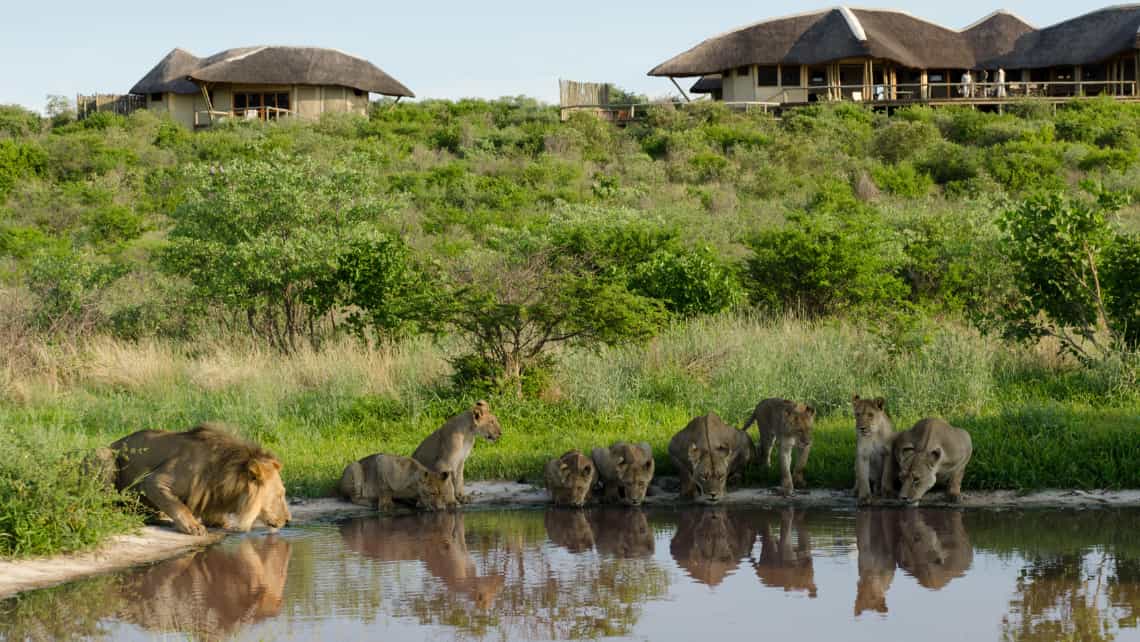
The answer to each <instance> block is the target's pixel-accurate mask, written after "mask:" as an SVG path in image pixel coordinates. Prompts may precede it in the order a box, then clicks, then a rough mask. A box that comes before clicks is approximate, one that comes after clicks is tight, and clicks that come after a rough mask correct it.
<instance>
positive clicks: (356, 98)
mask: <svg viewBox="0 0 1140 642" xmlns="http://www.w3.org/2000/svg"><path fill="white" fill-rule="evenodd" d="M131 93H132V94H139V95H143V96H146V106H147V108H148V109H153V110H159V111H166V112H168V113H170V115H171V116H172V117H173V118H174V119H175V120H177V121H179V122H181V123H184V124H186V125H187V126H192V127H202V126H207V125H210V124H212V123H214V122H217V120H219V119H222V118H230V117H236V118H252V119H261V120H266V119H275V118H278V117H284V116H303V117H317V116H319V115H320V114H322V113H324V112H330V111H332V112H355V113H361V114H363V113H366V112H367V110H368V95H369V93H375V94H382V95H385V96H396V97H397V98H399V97H405V96H406V97H409V98H410V97H414V96H415V94H413V93H412V91H411V90H410V89H408V88H407V87H405V86H404V85H403V84H401V83H400V82H399V81H398V80H396V79H395V78H393V77H391V76H389V75H388V74H386V73H384V71H383V70H381V69H380V68H379V67H377V66H376V65H373V64H372V63H370V62H368V61H367V60H365V59H363V58H357V57H356V56H352V55H349V54H346V53H344V52H341V51H337V50H335V49H322V48H319V47H269V46H263V47H240V48H237V49H227V50H225V51H223V52H221V53H216V54H214V55H212V56H207V57H205V58H199V57H197V56H195V55H194V54H192V53H190V52H188V51H186V50H184V49H174V50H173V51H171V52H170V53H168V54H166V57H164V58H163V59H162V60H160V61H159V62H158V64H157V65H155V66H154V68H153V69H151V70H150V71H149V72H147V74H146V75H145V76H143V77H142V80H139V81H138V82H137V83H135V86H134V87H132V88H131Z"/></svg>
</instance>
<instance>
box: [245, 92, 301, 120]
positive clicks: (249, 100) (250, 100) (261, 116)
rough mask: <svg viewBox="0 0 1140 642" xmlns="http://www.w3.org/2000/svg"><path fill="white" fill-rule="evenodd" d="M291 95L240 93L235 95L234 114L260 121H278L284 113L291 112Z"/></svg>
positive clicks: (283, 93)
mask: <svg viewBox="0 0 1140 642" xmlns="http://www.w3.org/2000/svg"><path fill="white" fill-rule="evenodd" d="M289 109H290V108H289V94H288V93H287V92H281V93H256V94H255V93H240V94H234V113H235V114H237V115H238V116H245V117H247V118H257V119H258V120H276V119H277V117H278V116H280V115H281V113H282V111H281V110H284V111H289Z"/></svg>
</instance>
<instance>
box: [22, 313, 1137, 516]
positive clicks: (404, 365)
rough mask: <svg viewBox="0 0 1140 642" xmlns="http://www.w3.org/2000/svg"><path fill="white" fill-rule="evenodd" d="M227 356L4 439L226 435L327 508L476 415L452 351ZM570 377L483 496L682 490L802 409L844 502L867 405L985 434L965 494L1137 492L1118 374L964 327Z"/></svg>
mask: <svg viewBox="0 0 1140 642" xmlns="http://www.w3.org/2000/svg"><path fill="white" fill-rule="evenodd" d="M221 345H222V344H218V345H216V346H214V347H212V348H209V349H206V348H201V347H199V348H196V349H193V350H188V351H186V352H179V351H177V350H173V349H171V350H169V351H166V349H165V348H162V347H161V345H160V344H115V345H113V346H111V347H108V345H107V344H105V343H104V344H97V346H96V347H95V348H91V349H89V351H88V352H87V353H83V352H82V351H81V356H80V357H79V358H78V360H77V362H76V363H77V364H78V365H73V366H72V367H73V368H75V371H73V375H72V379H71V380H70V381H69V382H67V383H66V384H60V385H62V388H61V389H56V390H51V391H45V390H40V389H38V388H37V386H38V385H43V384H37V383H36V382H35V381H32V380H30V381H28V382H25V383H24V385H23V388H24V390H25V393H24V394H25V399H24V400H23V401H21V402H18V403H17V402H12V401H9V402H6V403H3V404H0V425H4V426H7V427H8V428H9V430H12V431H14V432H15V433H16V434H17V435H22V436H26V437H30V436H33V435H43V434H47V435H51V436H52V437H51V439H50V440H48V439H38V441H40V442H46V441H50V442H51V443H52V444H53V446H51V447H47V446H45V448H49V450H50V449H51V448H55V449H56V452H63V451H64V450H81V449H84V448H92V447H95V446H98V445H104V444H106V443H109V442H110V441H112V440H114V439H117V438H118V437H121V436H122V435H124V434H127V433H129V432H132V431H135V430H140V429H143V428H168V429H179V428H186V427H189V426H191V425H193V424H195V423H196V422H199V421H205V420H223V421H227V422H229V423H231V424H233V425H234V426H235V427H236V428H237V429H238V430H239V431H240V432H241V433H242V434H244V435H245V436H247V437H249V438H251V439H255V440H257V441H259V442H261V443H262V444H264V445H266V446H267V447H269V448H270V449H272V450H273V451H274V452H275V453H276V454H277V455H278V456H279V457H280V458H281V460H282V461H283V462H284V473H283V474H284V477H285V480H286V484H287V486H288V489H289V492H290V493H291V494H296V495H307V496H314V495H324V494H327V493H329V492H330V491H331V489H332V487H333V484H334V483H335V481H336V480H337V479H339V476H340V473H341V471H342V469H343V467H344V466H345V464H346V463H348V462H350V461H352V460H354V459H356V458H359V457H362V456H364V455H366V454H369V453H374V452H388V453H396V454H404V455H409V454H411V452H412V451H413V450H414V449H415V447H416V445H417V444H418V443H419V442H420V440H422V439H423V438H424V437H425V436H426V435H428V434H429V433H430V432H431V431H433V430H435V429H436V428H437V427H438V426H439V425H440V424H441V423H442V422H443V421H444V420H445V419H446V418H447V417H448V416H450V415H451V414H454V413H456V412H459V411H461V410H463V409H465V408H466V407H467V406H468V405H469V404H470V403H471V402H472V401H473V400H474V398H473V397H471V396H461V395H456V394H454V393H453V392H452V391H451V390H450V388H449V387H448V381H447V377H446V375H447V367H446V365H445V357H446V356H447V354H448V352H449V349H448V348H447V347H446V346H443V347H441V346H437V345H433V344H431V343H427V342H422V341H417V342H412V343H409V344H407V345H405V346H402V347H399V348H395V349H388V351H387V352H384V351H377V350H376V349H365V348H362V347H359V346H357V345H356V344H353V343H344V344H340V345H337V346H333V347H331V348H329V349H327V350H326V351H325V352H322V353H315V354H314V353H305V354H302V355H298V356H295V357H291V358H285V357H276V356H273V355H269V354H265V353H262V352H259V351H256V350H254V349H253V348H249V347H242V346H241V345H240V344H239V345H238V346H237V347H232V346H231V347H228V348H227V347H220V346H221ZM112 348H113V349H112ZM160 348H161V349H160ZM246 350H251V351H252V352H245V351H246ZM243 355H244V357H243ZM156 359H161V360H162V363H161V365H160V364H158V363H153V361H154V360H156ZM561 363H562V365H561V367H560V368H559V369H558V370H557V371H556V372H555V373H554V375H553V381H552V383H551V386H550V388H549V389H548V390H547V391H546V392H545V393H544V395H543V397H542V398H538V399H514V398H511V397H500V398H492V399H491V400H490V401H491V406H492V409H493V411H494V412H495V413H496V414H497V415H498V416H499V418H500V421H501V423H502V426H503V438H502V440H500V441H499V442H498V443H495V444H490V443H486V442H481V443H479V444H478V445H477V446H476V448H475V451H474V453H473V455H472V457H471V459H470V460H469V461H468V465H467V472H468V478H470V479H520V478H521V479H527V480H533V481H537V480H538V479H540V478H541V469H542V465H543V463H544V462H545V461H546V460H547V459H549V458H551V457H554V456H557V455H559V454H561V453H562V452H564V451H565V450H567V449H570V448H580V449H583V450H588V449H589V448H591V447H594V446H600V445H607V444H609V443H611V442H613V441H616V440H619V439H620V440H634V441H639V440H645V441H648V442H649V443H650V444H652V445H653V448H654V452H655V453H656V454H657V460H658V461H657V463H658V470H659V471H660V473H662V474H668V473H671V472H673V471H672V466H671V464H670V462H669V460H668V457H667V455H666V446H667V444H668V441H669V439H670V438H671V437H672V435H673V434H674V433H675V432H676V431H678V430H680V429H681V428H682V427H684V425H685V424H686V423H687V422H688V420H689V419H690V418H691V417H693V416H695V415H697V414H702V413H705V412H708V411H716V412H717V413H719V414H721V415H722V416H723V417H724V418H725V419H726V420H728V421H729V422H731V423H735V424H736V425H740V424H741V423H742V422H743V419H744V418H745V417H746V416H747V414H748V413H749V411H750V410H751V408H752V406H753V405H754V404H755V403H756V402H757V401H758V400H759V399H762V398H765V397H769V396H787V397H790V398H794V399H800V400H804V401H809V402H811V403H813V404H814V405H816V407H817V408H819V410H820V415H819V418H818V420H817V422H816V437H815V445H814V447H813V450H812V456H811V461H810V464H809V466H808V473H807V477H808V481H809V484H810V485H812V486H816V487H829V488H847V487H850V486H851V485H852V483H853V453H854V441H855V440H854V431H853V420H852V418H851V415H850V402H849V400H850V397H851V394H852V393H856V392H857V393H859V394H861V395H864V396H870V395H879V394H882V395H885V396H886V397H887V398H888V400H889V401H888V408H889V410H890V411H891V413H892V415H893V416H894V419H895V424H896V428H897V429H900V430H901V429H904V428H907V427H909V426H910V425H911V424H913V422H915V421H917V420H918V419H920V418H922V417H924V416H929V415H937V416H942V417H945V418H946V419H948V420H950V421H951V422H952V423H954V424H955V425H958V426H961V427H963V428H966V429H967V430H969V431H970V432H971V434H972V435H973V439H974V444H975V456H974V459H973V461H972V462H971V464H970V468H969V471H968V473H967V475H966V482H965V485H966V487H967V488H973V489H997V488H1005V489H1035V488H1045V487H1074V488H1104V487H1108V488H1121V487H1140V468H1137V467H1136V466H1135V462H1136V461H1140V438H1138V429H1140V426H1138V424H1137V416H1140V398H1138V395H1137V394H1136V393H1135V391H1130V390H1128V389H1127V388H1123V387H1121V386H1120V385H1117V384H1116V383H1114V382H1115V381H1116V380H1115V379H1114V378H1113V376H1114V375H1113V373H1111V372H1108V373H1103V372H1100V371H1095V370H1093V371H1087V370H1085V371H1081V370H1072V369H1070V368H1068V367H1065V366H1062V365H1051V363H1052V360H1051V359H1048V358H1044V357H1036V356H1034V354H1033V353H1030V352H1028V351H1026V350H1024V349H1019V348H1011V347H1008V346H1004V345H1003V344H1000V343H997V342H994V341H992V340H990V339H987V338H985V337H983V336H980V335H978V334H976V333H975V332H973V331H970V330H968V329H966V328H964V327H962V326H960V325H958V324H956V323H953V322H947V323H945V324H944V326H943V328H942V329H941V330H939V331H938V332H936V333H935V334H934V335H933V336H932V337H930V339H929V341H928V342H926V343H924V344H923V345H918V346H916V347H915V348H914V349H912V350H911V351H909V352H907V353H896V352H892V351H886V350H883V349H882V345H881V341H880V340H879V339H877V338H876V337H875V336H874V335H872V334H869V333H867V332H865V331H862V330H860V329H858V328H857V327H856V326H854V325H851V324H848V323H843V322H837V321H835V322H826V323H809V322H804V321H797V320H794V319H780V320H772V321H760V320H755V319H748V318H740V317H733V316H724V317H717V318H711V319H705V320H700V321H694V322H690V323H687V324H683V325H678V326H675V327H674V328H673V329H672V330H670V331H668V332H666V333H664V334H663V335H662V336H660V337H659V338H657V339H655V340H653V341H651V342H650V343H648V344H646V345H644V346H631V347H625V348H614V349H605V350H601V351H580V352H579V351H570V352H567V353H564V354H563V355H562V360H561ZM227 364H229V365H228V370H227ZM242 364H244V365H242ZM242 368H244V369H242ZM239 369H242V370H241V372H237V370H239ZM137 372H141V373H145V374H144V375H138V376H135V375H134V374H133V373H137ZM226 377H228V379H226ZM753 435H755V432H753ZM749 483H752V484H768V485H774V484H775V483H776V473H775V472H774V471H770V472H767V473H764V472H762V471H761V470H759V469H756V470H754V471H753V473H752V476H751V479H750V480H749Z"/></svg>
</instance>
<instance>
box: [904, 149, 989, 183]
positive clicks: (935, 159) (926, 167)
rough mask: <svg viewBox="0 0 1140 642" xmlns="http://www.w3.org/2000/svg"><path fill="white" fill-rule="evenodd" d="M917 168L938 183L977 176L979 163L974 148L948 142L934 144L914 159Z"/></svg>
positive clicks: (960, 180) (959, 180) (958, 180)
mask: <svg viewBox="0 0 1140 642" xmlns="http://www.w3.org/2000/svg"><path fill="white" fill-rule="evenodd" d="M915 166H916V168H917V169H919V170H921V171H923V172H926V173H927V174H929V175H930V177H931V178H932V179H934V182H935V183H938V184H939V185H947V184H949V183H955V182H962V181H968V180H970V179H972V178H975V177H977V175H978V172H979V171H980V170H981V163H980V161H979V160H978V155H977V153H976V151H975V150H972V149H970V148H967V147H962V146H961V145H956V144H954V143H950V142H943V143H939V144H936V145H934V146H932V147H930V148H929V149H927V151H926V153H925V154H923V155H922V156H921V157H920V158H919V159H917V160H916V162H915Z"/></svg>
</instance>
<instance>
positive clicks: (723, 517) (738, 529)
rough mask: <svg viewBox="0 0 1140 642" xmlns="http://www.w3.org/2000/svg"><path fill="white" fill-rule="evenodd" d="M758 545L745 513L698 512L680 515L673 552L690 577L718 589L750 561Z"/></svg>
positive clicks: (688, 511) (694, 510)
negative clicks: (745, 561) (718, 586)
mask: <svg viewBox="0 0 1140 642" xmlns="http://www.w3.org/2000/svg"><path fill="white" fill-rule="evenodd" d="M755 541H756V528H755V527H754V526H753V524H752V522H751V520H749V519H747V518H746V517H745V515H744V514H743V513H742V512H739V511H730V510H728V509H726V508H710V509H705V508H694V509H688V510H683V511H681V513H680V514H679V515H678V522H677V532H676V534H675V535H673V540H672V541H671V542H669V552H670V553H671V554H672V555H673V560H674V561H675V562H677V566H680V567H681V568H683V569H685V571H686V572H687V573H688V574H689V577H691V578H693V579H695V580H696V581H698V582H700V583H702V584H707V585H708V586H717V585H719V584H720V583H721V582H723V581H724V578H726V577H728V576H729V575H731V574H732V573H733V572H734V571H736V569H737V568H738V567H739V566H740V563H741V561H742V560H744V559H745V558H747V557H748V554H749V553H750V552H751V551H752V544H753V543H754V542H755Z"/></svg>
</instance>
